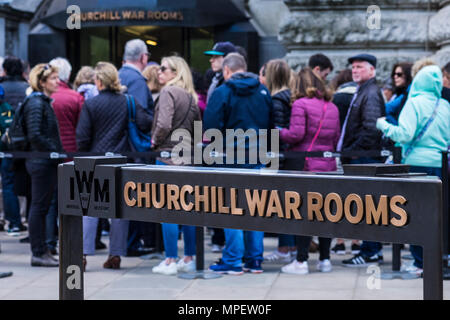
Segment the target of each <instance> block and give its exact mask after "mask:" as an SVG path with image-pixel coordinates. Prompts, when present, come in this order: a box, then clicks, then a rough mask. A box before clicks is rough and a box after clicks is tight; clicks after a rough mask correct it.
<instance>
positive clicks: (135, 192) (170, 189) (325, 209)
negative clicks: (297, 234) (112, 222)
mask: <svg viewBox="0 0 450 320" xmlns="http://www.w3.org/2000/svg"><path fill="white" fill-rule="evenodd" d="M240 199H241V201H240ZM123 200H124V202H125V205H126V206H127V207H134V208H142V210H144V212H145V209H152V210H154V209H157V210H158V209H159V210H161V209H168V210H175V211H184V212H186V213H189V212H192V211H194V212H204V213H207V214H224V215H230V216H244V215H249V216H251V217H254V218H258V219H267V218H273V217H277V218H279V219H288V220H289V219H291V220H303V219H307V220H308V221H320V222H325V221H328V222H332V223H338V222H340V221H343V220H346V221H348V222H349V223H351V224H359V223H366V224H369V225H372V224H373V225H385V226H387V225H392V226H394V227H403V226H405V225H406V224H407V223H408V213H407V211H406V208H405V206H406V204H407V199H406V198H405V197H404V196H401V195H394V196H387V195H381V196H380V197H379V199H376V197H374V196H372V195H367V194H366V195H358V194H356V193H351V194H348V195H346V196H341V195H339V194H337V193H334V192H332V193H328V194H321V193H318V192H306V194H300V193H299V192H296V191H282V192H280V191H278V190H258V189H247V188H227V187H221V186H199V185H190V184H184V185H177V184H165V183H144V182H138V181H126V182H124V186H123ZM144 212H143V214H145V213H144ZM169 214H170V213H169Z"/></svg>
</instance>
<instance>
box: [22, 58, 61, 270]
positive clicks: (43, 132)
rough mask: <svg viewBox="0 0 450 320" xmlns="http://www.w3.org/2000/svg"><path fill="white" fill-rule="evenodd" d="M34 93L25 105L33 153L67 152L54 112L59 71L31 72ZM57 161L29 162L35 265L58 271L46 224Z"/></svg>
mask: <svg viewBox="0 0 450 320" xmlns="http://www.w3.org/2000/svg"><path fill="white" fill-rule="evenodd" d="M30 85H31V88H32V89H33V92H32V93H31V94H30V96H28V97H27V98H26V99H25V101H24V109H23V112H24V127H25V129H26V133H27V138H28V142H29V149H30V151H37V152H63V151H64V150H63V147H62V143H61V138H60V136H59V127H58V120H57V119H56V115H55V112H54V111H53V108H52V105H51V103H52V99H51V98H50V96H51V95H52V93H54V92H56V90H58V85H59V77H58V69H57V68H55V67H52V66H50V65H49V64H38V65H36V66H35V67H34V68H33V69H32V70H31V72H30ZM57 165H58V162H57V160H53V159H34V158H33V159H26V162H25V166H26V169H27V171H28V174H29V175H30V177H31V207H30V217H29V220H28V227H29V236H30V244H31V252H32V257H31V265H32V266H44V267H56V266H58V264H59V263H58V260H57V259H55V258H54V257H53V256H52V255H51V254H50V252H49V251H48V248H47V247H46V244H45V239H46V232H45V231H46V230H45V229H46V227H45V220H46V216H47V214H48V209H49V207H50V202H51V200H52V197H53V192H54V191H55V188H56V186H57Z"/></svg>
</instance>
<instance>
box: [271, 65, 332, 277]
mask: <svg viewBox="0 0 450 320" xmlns="http://www.w3.org/2000/svg"><path fill="white" fill-rule="evenodd" d="M292 97H293V100H294V103H293V104H292V111H291V118H290V123H289V128H284V129H281V131H280V139H281V141H282V142H284V143H287V144H289V145H290V148H289V151H308V152H310V151H335V150H336V145H337V143H338V141H339V136H340V123H339V111H338V108H337V107H336V106H335V105H334V104H333V103H332V102H331V100H332V94H331V92H330V91H329V90H328V88H327V87H326V85H325V83H324V81H323V80H322V79H320V78H319V77H317V76H316V75H315V74H314V73H313V71H312V70H311V69H310V68H304V69H302V70H301V71H300V72H299V73H298V75H297V77H296V80H295V86H294V88H293V94H292ZM298 170H305V171H334V170H336V160H335V159H334V158H306V159H305V162H304V165H303V168H302V164H301V163H300V162H299V168H298ZM296 240H297V259H296V260H294V261H293V262H292V263H290V264H288V265H286V266H284V267H282V268H281V271H282V272H285V273H293V274H307V273H309V270H308V262H307V261H308V249H309V245H310V243H311V237H310V236H298V237H296ZM330 244H331V239H329V238H321V237H319V251H320V256H319V263H318V265H317V269H318V270H319V271H321V272H330V271H331V263H330Z"/></svg>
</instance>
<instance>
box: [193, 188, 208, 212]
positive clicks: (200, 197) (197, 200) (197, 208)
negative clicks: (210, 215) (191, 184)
mask: <svg viewBox="0 0 450 320" xmlns="http://www.w3.org/2000/svg"><path fill="white" fill-rule="evenodd" d="M194 190H195V211H200V202H203V211H204V212H209V187H208V186H204V187H203V194H200V186H195V189H194Z"/></svg>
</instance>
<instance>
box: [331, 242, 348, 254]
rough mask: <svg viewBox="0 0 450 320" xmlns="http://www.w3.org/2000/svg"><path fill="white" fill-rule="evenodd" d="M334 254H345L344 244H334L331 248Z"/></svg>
mask: <svg viewBox="0 0 450 320" xmlns="http://www.w3.org/2000/svg"><path fill="white" fill-rule="evenodd" d="M331 251H333V252H334V253H335V254H341V255H342V254H345V244H343V243H339V244H337V243H336V244H335V246H334V247H333V248H332V249H331Z"/></svg>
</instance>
